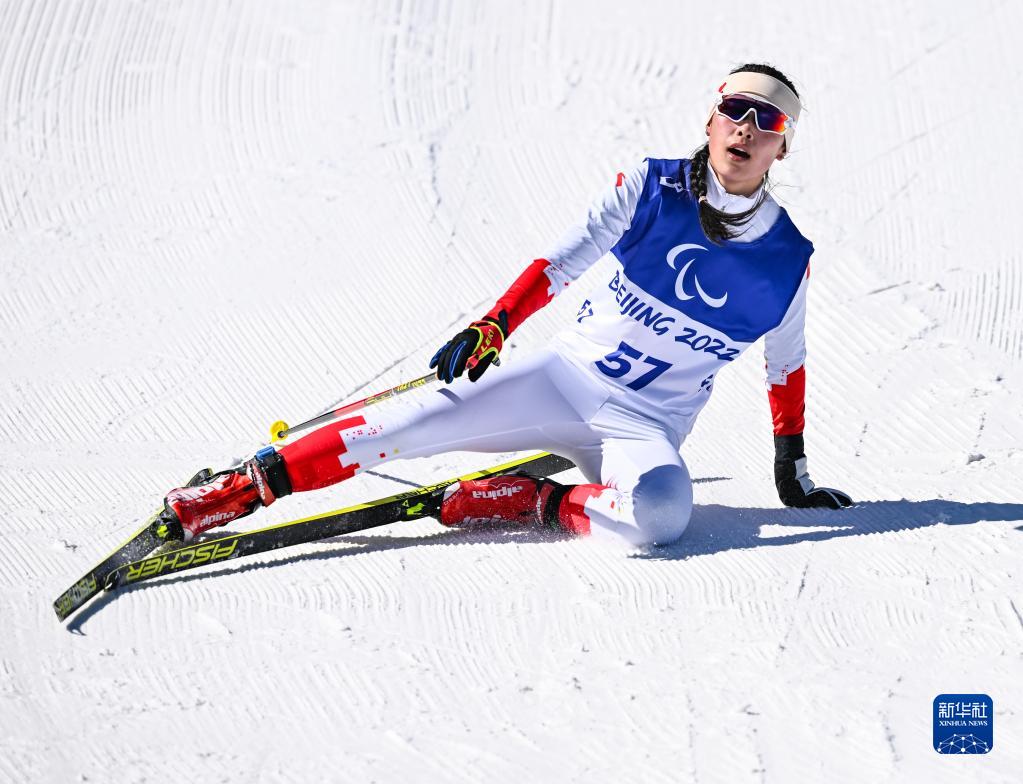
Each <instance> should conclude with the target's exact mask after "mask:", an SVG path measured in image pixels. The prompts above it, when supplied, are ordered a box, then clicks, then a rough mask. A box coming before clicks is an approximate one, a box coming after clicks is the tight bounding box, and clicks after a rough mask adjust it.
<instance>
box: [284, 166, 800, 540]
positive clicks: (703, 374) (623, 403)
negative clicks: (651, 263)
mask: <svg viewBox="0 0 1023 784" xmlns="http://www.w3.org/2000/svg"><path fill="white" fill-rule="evenodd" d="M650 165H651V164H649V163H648V162H647V161H644V162H643V163H641V164H640V165H638V166H636V167H635V168H633V169H632V170H631V171H629V172H627V173H621V174H619V175H618V176H617V178H616V181H615V183H614V184H613V185H612V186H611V187H609V188H608V189H607V190H606V191H604V192H603V193H602V194H601V195H600V197H599V198H598V199H597V200H596V201H595V202H593V204H592V205H591V207H590V209H589V210H588V212H587V214H586V215H585V217H584V218H583V219H582V220H581V221H579V222H578V223H577V224H575V225H574V226H572V227H571V228H570V229H569V230H568V231H567V232H566V233H565V234H564V235H563V236H562V237H561V238H560V240H559V241H558V242H557V243H556V244H555V245H554V247H552V248H551V249H550V250H549V252H548V253H547V254H546V255H545V256H544V257H543V258H540V259H537V260H536V261H534V262H533V263H532V264H531V265H530V266H529V267H528V268H527V269H526V271H525V272H524V273H523V274H522V275H520V277H519V278H518V279H517V280H516V281H515V282H514V283H513V284H512V286H511V287H510V289H509V290H508V291H507V292H506V293H505V295H504V296H502V297H501V299H499V300H498V302H497V303H496V304H495V306H494V308H493V309H492V310H491V312H490V314H489V315H495V316H496V314H497V313H498V312H499V311H501V310H503V311H505V313H506V314H507V316H508V320H509V328H510V330H514V329H515V328H516V327H518V326H519V325H520V324H521V323H522V322H523V321H524V320H525V319H526V318H528V317H529V316H530V315H531V314H532V313H534V312H535V311H537V310H538V309H540V308H541V307H543V306H544V305H546V304H547V303H548V302H549V301H550V300H551V299H552V298H553V297H554V296H556V295H558V294H560V293H561V292H562V291H564V289H565V288H567V286H568V285H569V283H571V282H572V281H573V280H574V279H576V278H577V277H578V276H579V275H581V274H582V273H583V272H584V271H585V270H587V269H588V268H589V267H590V266H592V265H593V264H594V263H595V262H596V261H597V260H598V259H600V258H601V257H603V256H604V255H605V254H606V253H607V252H608V251H609V250H610V249H611V248H612V247H614V246H615V245H616V243H617V242H618V241H619V240H620V239H621V238H622V236H623V235H624V234H625V232H626V231H627V230H629V229H630V227H631V226H632V222H633V218H634V217H635V215H636V210H637V204H638V203H639V202H640V200H641V198H642V197H643V193H644V189H646V191H647V194H648V198H649V194H650V193H651V192H652V191H651V189H656V188H657V187H664V188H666V189H675V190H677V186H676V185H675V183H673V182H672V181H671V180H670V178H666V177H661V178H660V180H661V182H660V183H657V182H655V181H653V180H652V179H651V171H650V168H649V167H650ZM759 195H760V194H759V192H758V193H755V194H753V195H752V196H751V197H749V198H746V197H742V196H735V195H731V194H728V193H726V192H725V191H724V189H723V188H722V187H721V185H720V184H719V183H718V181H717V178H716V176H715V175H714V174H713V171H712V170H711V171H710V176H709V182H708V189H707V199H708V200H709V201H710V203H711V204H712V205H713V206H715V207H717V208H718V209H720V210H724V211H726V212H733V213H734V212H740V211H744V210H747V209H749V208H750V207H751V206H752V205H753V204H754V203H755V201H756V200H757V198H758V196H759ZM782 213H783V211H782V210H781V208H780V207H779V206H778V204H777V203H776V202H775V201H774V199H773V198H771V197H770V196H767V197H766V199H765V201H764V202H763V204H762V205H761V206H760V208H759V210H758V211H757V212H756V214H755V215H754V217H753V220H752V221H750V223H749V224H747V226H746V228H745V230H744V232H743V233H742V235H741V236H740V237H738V238H737V240H735V242H739V243H749V242H755V241H757V240H758V239H760V238H761V237H763V236H764V235H765V234H767V232H769V231H770V230H771V228H772V226H774V225H775V223H776V221H778V220H779V217H780V215H781V214H782ZM804 242H805V241H804ZM807 244H808V243H807ZM685 247H695V246H692V245H687V246H685ZM676 255H677V254H676ZM682 260H683V259H682V257H681V256H678V258H677V261H678V262H679V263H681V261H682ZM664 272H665V274H666V275H670V276H675V275H676V274H677V273H676V271H673V269H670V268H669V267H668V266H667V265H666V266H665V268H664ZM615 275H616V277H615V278H614V279H612V281H611V282H610V284H609V285H607V286H605V285H604V284H599V285H598V286H597V287H596V289H595V290H594V292H593V294H591V296H590V298H589V299H587V300H586V302H585V303H584V305H583V308H582V309H581V310H580V313H579V315H578V316H577V319H576V321H575V322H573V324H572V325H571V326H570V327H569V328H568V329H566V330H565V331H563V332H562V333H560V334H559V335H558V336H557V337H556V338H555V340H554V341H553V343H552V344H551V346H550V347H548V348H546V349H544V350H541V351H538V352H536V353H534V354H532V355H530V356H528V357H526V358H524V359H521V360H518V361H516V362H515V363H509V364H508V365H506V366H501V367H499V368H492V369H491V370H490V371H488V372H487V373H486V374H485V375H484V376H483V377H482V378H481V379H480V380H479V381H477V382H475V383H470V382H469V381H468V379H467V378H465V377H464V376H463V377H462V378H459V379H457V380H455V382H454V383H452V384H450V385H447V386H442V387H439V388H438V387H432V388H431V389H430V390H428V391H425V392H423V393H420V394H417V395H410V396H405V397H403V398H402V399H401V400H400V401H395V402H394V403H389V404H385V405H381V406H375V407H373V408H370V409H366V410H364V411H361V412H358V414H357V415H355V416H353V417H351V418H349V419H345V420H342V421H339V422H335V423H332V424H330V425H326V426H324V427H323V428H320V429H319V430H317V431H315V432H313V433H311V434H309V435H307V436H305V437H303V438H301V439H299V440H298V441H296V442H295V443H293V444H290V445H287V446H284V447H283V448H282V449H281V450H280V453H281V455H282V457H283V458H284V463H285V465H286V468H287V473H288V478H289V480H290V482H291V485H292V487H293V489H294V490H296V491H303V490H312V489H315V488H318V487H324V486H327V485H330V484H334V483H335V482H339V481H342V480H344V479H347V478H349V477H351V476H354V475H356V474H358V473H359V472H361V471H365V470H367V469H370V468H373V467H374V466H376V465H378V464H379V463H381V462H383V461H385V460H390V459H394V458H413V457H426V456H430V455H435V454H440V453H443V452H448V451H455V450H467V451H476V452H509V451H519V450H537V449H539V450H547V451H551V452H555V453H557V454H560V455H563V456H565V457H567V458H569V459H571V460H573V461H574V462H575V463H576V465H577V466H578V467H579V468H580V470H581V471H582V473H583V474H584V476H585V477H586V479H587V480H588V482H589V483H590V484H586V485H579V486H576V487H575V488H574V489H573V490H572V491H571V492H570V494H569V496H568V497H567V499H566V504H568V505H569V506H570V507H571V510H572V511H571V514H572V515H573V518H574V521H575V522H574V523H573V525H572V527H573V528H574V529H575V530H579V531H582V532H586V531H588V532H589V533H591V534H592V536H594V537H595V538H611V539H617V540H620V541H624V542H627V543H629V544H632V545H646V544H653V543H656V544H664V543H669V542H672V541H674V540H676V539H678V538H679V537H680V536H681V535H682V533H683V531H684V530H685V528H686V526H687V524H688V522H689V517H690V514H691V511H692V502H693V494H692V482H691V480H690V477H689V472H688V470H687V469H686V465H685V463H684V462H683V460H682V458H681V455H680V454H679V449H680V446H681V443H682V441H683V440H684V438H685V436H686V435H687V434H688V433H689V431H690V430H691V428H692V426H693V422H694V420H695V418H696V416H697V415H698V413H699V411H700V409H701V408H702V407H703V405H704V404H705V403H706V400H707V398H708V397H709V394H710V390H711V388H712V385H713V376H714V373H716V369H717V368H718V367H721V366H723V365H724V364H727V362H719V361H718V359H720V358H721V357H722V356H723V352H724V351H728V352H734V353H735V354H738V353H739V352H741V351H742V350H744V349H745V348H748V346H749V345H750V344H751V343H752V340H748V339H747V340H739V341H736V340H733V339H730V338H728V336H727V335H726V334H724V333H720V332H718V331H714V330H708V329H707V328H705V327H701V331H702V332H707V333H708V335H719V334H720V335H721V336H722V337H721V339H720V340H717V339H716V338H715V340H717V343H721V344H722V345H723V346H724V345H726V344H727V346H728V348H727V349H721V350H720V351H718V352H717V355H714V354H708V353H707V351H706V350H704V351H696V350H694V349H693V342H692V341H691V340H689V341H688V344H687V345H683V344H682V343H681V342H672V341H669V342H668V343H665V342H664V335H663V333H659V332H658V330H657V321H656V320H655V318H654V314H653V310H652V309H651V308H647V309H646V310H644V311H642V312H641V305H640V304H639V303H640V300H641V299H642V301H643V302H647V301H650V302H654V301H655V298H653V297H652V296H650V295H649V293H648V292H644V291H643V290H642V289H641V288H640V287H638V286H636V285H635V284H634V282H633V281H631V280H630V279H629V277H628V275H627V273H626V270H625V269H624V268H621V266H620V265H619V268H617V269H616V270H615ZM685 275H686V271H685V270H683V271H682V272H681V274H679V276H678V278H679V282H678V284H677V285H678V286H679V287H680V288H678V289H677V290H678V291H679V292H680V296H682V297H686V298H691V297H693V296H694V294H692V293H690V292H691V291H695V290H696V289H692V285H695V286H696V287H699V286H700V283H699V281H698V279H696V278H694V280H695V284H690V283H689V282H688V279H686V280H683V278H685ZM705 277H707V275H706V273H705ZM807 279H808V272H807V273H806V274H803V275H802V277H801V278H799V277H798V274H797V276H796V277H795V278H794V280H795V281H796V282H795V284H793V288H794V289H795V290H794V292H793V293H790V294H789V295H787V296H789V297H790V299H787V300H786V302H788V305H787V307H784V308H783V309H782V311H781V312H782V313H783V317H782V318H781V320H780V322H779V323H777V325H776V326H774V327H773V328H772V329H770V330H769V331H767V332H766V346H765V353H766V358H767V379H768V385H769V399H770V404H771V409H772V412H773V417H774V425H775V433H776V434H778V435H788V434H795V433H801V432H802V430H803V390H804V376H803V360H804V356H805V344H804V338H803V328H804V319H805V312H806V287H807ZM626 289H627V291H628V292H630V293H631V296H633V297H634V298H635V301H636V303H637V304H636V305H635V306H631V302H632V300H628V299H627V297H628V296H630V293H623V291H625V290H626ZM699 296H700V297H703V298H704V301H705V302H710V303H714V302H717V301H718V300H716V299H714V298H713V297H712V296H711V295H710V294H707V293H706V292H704V291H703V290H702V289H699ZM719 299H722V298H719ZM623 303H624V304H623ZM657 307H658V311H657V314H656V315H657V316H660V317H661V319H662V320H664V321H665V323H667V320H668V318H669V317H668V316H666V315H664V314H669V313H670V314H672V315H671V317H670V318H671V323H672V326H673V328H676V329H681V330H682V331H681V332H680V335H682V336H685V335H688V334H689V332H690V331H693V329H694V328H690V327H685V326H684V325H685V324H689V323H696V322H691V319H690V320H687V317H686V316H685V315H684V314H682V313H681V312H679V311H678V310H676V309H673V308H672V306H671V303H666V302H657ZM647 311H649V313H648V314H647ZM644 314H646V315H645V316H644ZM644 318H645V319H646V321H645V322H644ZM636 324H639V326H638V327H637V326H635V325H636ZM698 326H699V325H698ZM626 332H627V333H628V340H629V341H630V342H629V343H628V344H627V345H626V343H625V342H624V339H625V337H626V335H625V333H626ZM694 334H695V332H694ZM707 339H708V341H709V340H711V338H710V337H708V338H707ZM679 340H681V338H680V337H677V338H676V341H679ZM647 343H649V345H647ZM706 345H707V347H713V346H715V345H716V343H707V344H706ZM622 346H625V349H620V347H622ZM666 346H667V347H669V348H670V347H677V348H676V349H675V353H674V354H672V355H671V356H670V357H665V356H662V355H664V352H665V351H666V350H668V349H666ZM698 346H700V347H703V346H704V344H703V343H699V344H698ZM623 351H624V353H623ZM659 356H660V357H661V358H660V359H653V357H659ZM730 356H731V355H727V358H730ZM715 357H717V358H715ZM595 360H596V361H595ZM644 360H645V362H646V364H644ZM669 360H670V361H669ZM708 362H710V363H712V364H711V365H708ZM713 363H716V364H713ZM633 366H635V367H633ZM708 367H710V368H711V370H710V372H709V374H708ZM623 368H627V369H628V373H626V372H625V371H623ZM647 378H650V379H652V380H653V381H659V382H661V383H652V382H647V381H646V380H645V379H647Z"/></svg>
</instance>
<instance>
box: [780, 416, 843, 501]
mask: <svg viewBox="0 0 1023 784" xmlns="http://www.w3.org/2000/svg"><path fill="white" fill-rule="evenodd" d="M774 484H775V485H776V486H777V488H778V497H779V498H780V499H781V502H782V503H783V504H785V506H796V507H799V508H802V509H808V508H810V507H825V508H827V509H844V508H845V507H847V506H852V499H851V498H850V497H849V496H847V495H846V494H845V493H843V492H842V491H841V490H832V489H831V488H829V487H815V486H814V484H813V481H812V480H811V479H810V475H809V474H808V473H807V472H806V454H805V452H804V451H803V436H802V434H799V435H797V436H775V437H774Z"/></svg>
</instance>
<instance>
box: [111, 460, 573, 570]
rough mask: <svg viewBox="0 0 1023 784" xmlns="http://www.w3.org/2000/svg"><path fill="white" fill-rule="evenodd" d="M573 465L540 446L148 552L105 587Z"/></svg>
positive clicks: (403, 516) (405, 516)
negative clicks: (469, 487) (418, 483)
mask: <svg viewBox="0 0 1023 784" xmlns="http://www.w3.org/2000/svg"><path fill="white" fill-rule="evenodd" d="M574 465H575V464H574V463H572V461H571V460H568V459H566V458H564V457H560V456H558V455H554V454H550V453H549V452H542V453H540V454H537V455H531V456H530V457H526V458H520V459H518V460H513V461H511V462H509V463H503V464H501V465H498V466H494V467H493V468H489V469H485V470H482V471H475V472H473V473H470V474H465V475H463V476H459V477H455V478H454V479H448V480H446V481H443V482H438V483H437V484H432V485H425V486H423V487H421V488H417V489H415V490H410V491H407V492H404V493H399V494H398V495H393V496H390V497H388V498H382V499H380V500H378V501H371V502H369V503H365V504H358V505H356V506H350V507H347V508H345V509H339V510H337V511H335V512H326V513H325V514H320V515H316V516H313V517H305V518H302V519H301V520H293V521H291V522H287V523H280V524H278V525H272V526H268V527H266V528H259V529H256V530H254V531H246V532H244V533H239V534H221V535H215V536H211V537H207V538H205V539H201V540H200V541H198V542H196V543H194V544H190V545H182V546H178V547H174V548H173V549H170V550H167V551H164V552H159V553H156V554H153V555H151V556H150V557H148V558H147V557H140V558H139V559H137V560H135V561H133V562H132V563H125V564H122V565H120V566H118V567H117V568H116V569H115V570H114V571H112V572H111V573H110V574H109V576H108V578H107V580H106V588H107V589H108V590H113V589H115V588H119V587H121V586H125V585H132V584H134V583H138V582H141V581H143V580H150V579H153V578H154V577H162V576H165V575H169V574H177V573H178V572H182V571H184V570H186V569H194V568H195V567H197V566H205V565H207V564H213V563H222V562H225V561H230V560H233V559H235V558H242V557H245V556H249V555H256V554H257V553H264V552H269V551H271V550H278V549H280V548H282V547H292V546H294V545H297V544H305V543H307V542H314V541H317V540H319V539H328V538H330V537H334V536H339V535H341V534H349V533H354V532H355V531H363V530H366V529H367V528H376V527H379V526H383V525H389V524H391V523H397V522H401V521H403V520H417V519H419V518H422V517H430V516H433V515H436V514H437V513H438V510H439V508H440V501H441V499H442V498H443V495H444V490H445V488H447V487H448V486H450V485H452V484H454V483H455V482H459V481H463V480H470V479H485V478H487V477H491V476H499V475H501V474H510V473H516V472H525V473H528V474H530V475H531V476H537V477H541V476H549V475H551V474H556V473H560V472H561V471H567V470H568V469H570V468H573V467H574Z"/></svg>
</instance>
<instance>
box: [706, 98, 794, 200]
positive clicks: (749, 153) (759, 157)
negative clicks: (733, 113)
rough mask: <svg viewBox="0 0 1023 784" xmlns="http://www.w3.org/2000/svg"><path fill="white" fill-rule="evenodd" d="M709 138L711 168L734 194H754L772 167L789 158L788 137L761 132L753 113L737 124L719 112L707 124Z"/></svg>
mask: <svg viewBox="0 0 1023 784" xmlns="http://www.w3.org/2000/svg"><path fill="white" fill-rule="evenodd" d="M707 136H708V137H710V165H711V166H713V167H714V171H715V172H716V173H717V176H718V180H720V182H721V184H722V185H723V186H724V188H725V190H726V191H728V192H729V193H732V194H736V195H740V196H749V195H751V194H752V193H754V192H755V191H756V189H757V188H758V187H760V183H761V182H763V179H764V175H765V174H766V173H767V170H768V169H770V168H771V164H772V163H774V162H775V161H780V160H781V159H782V158H784V157H785V137H784V136H780V135H778V134H776V133H768V132H767V131H761V130H760V129H759V128H757V124H756V122H754V120H753V114H752V113H750V114H747V115H746V116H745V117H744V118H743V119H742V120H741V121H740V122H735V121H733V120H730V119H728V118H727V117H725V116H724V115H721V114H718V113H717V112H715V113H714V114H713V116H712V117H711V118H710V122H709V123H707ZM743 153H745V155H744V154H743Z"/></svg>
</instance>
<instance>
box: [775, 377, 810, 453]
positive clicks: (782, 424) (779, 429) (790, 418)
mask: <svg viewBox="0 0 1023 784" xmlns="http://www.w3.org/2000/svg"><path fill="white" fill-rule="evenodd" d="M805 395H806V372H805V368H804V366H802V365H800V367H799V368H798V369H797V370H794V371H793V372H791V373H789V374H788V375H787V376H786V377H785V383H784V384H771V386H770V387H768V390H767V398H768V400H770V401H771V418H772V419H773V420H774V434H775V435H776V436H795V435H799V434H800V433H802V432H803V426H804V421H803V412H804V411H805V410H806V405H805Z"/></svg>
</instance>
